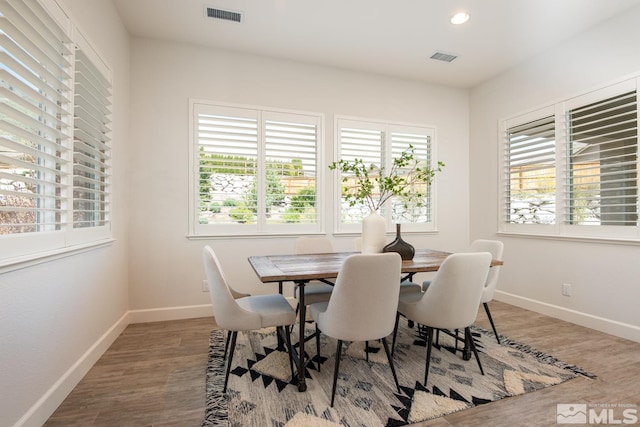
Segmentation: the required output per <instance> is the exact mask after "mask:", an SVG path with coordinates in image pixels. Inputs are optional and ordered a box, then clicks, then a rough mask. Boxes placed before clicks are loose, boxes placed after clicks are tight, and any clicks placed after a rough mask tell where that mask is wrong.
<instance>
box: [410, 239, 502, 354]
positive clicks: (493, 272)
mask: <svg viewBox="0 0 640 427" xmlns="http://www.w3.org/2000/svg"><path fill="white" fill-rule="evenodd" d="M467 252H489V253H490V254H491V256H492V257H493V259H498V260H502V255H503V253H504V243H502V242H501V241H500V240H486V239H477V240H474V241H473V242H471V245H470V246H469V248H468V249H467ZM499 274H500V266H499V265H495V266H493V267H491V268H490V269H489V275H488V276H487V282H486V283H485V284H484V289H483V291H482V299H481V301H480V302H481V303H482V305H483V307H484V311H485V313H487V317H488V318H489V323H491V328H492V329H493V334H494V335H495V337H496V341H498V344H500V336H499V335H498V331H497V330H496V325H495V323H494V322H493V317H492V316H491V310H489V302H490V301H491V300H493V294H494V293H495V291H496V286H497V285H498V275H499ZM430 283H431V281H429V280H425V281H424V282H422V289H423V290H426V289H427V288H428V287H429V284H430Z"/></svg>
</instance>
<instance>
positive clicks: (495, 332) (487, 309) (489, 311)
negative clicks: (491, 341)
mask: <svg viewBox="0 0 640 427" xmlns="http://www.w3.org/2000/svg"><path fill="white" fill-rule="evenodd" d="M482 305H484V311H486V312H487V317H488V318H489V322H491V327H492V328H493V333H494V334H495V336H496V340H497V341H498V344H500V337H499V336H498V331H496V325H495V324H494V323H493V317H491V310H489V304H487V303H486V302H483V303H482Z"/></svg>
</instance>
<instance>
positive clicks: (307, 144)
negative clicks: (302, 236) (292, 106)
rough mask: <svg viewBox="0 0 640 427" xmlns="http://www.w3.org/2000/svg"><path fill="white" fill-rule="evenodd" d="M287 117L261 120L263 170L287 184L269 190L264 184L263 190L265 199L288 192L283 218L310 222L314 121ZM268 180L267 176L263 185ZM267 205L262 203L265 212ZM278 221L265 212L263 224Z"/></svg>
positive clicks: (313, 216)
mask: <svg viewBox="0 0 640 427" xmlns="http://www.w3.org/2000/svg"><path fill="white" fill-rule="evenodd" d="M265 116H266V115H265ZM271 116H273V115H271ZM291 118H293V117H281V119H279V118H274V119H272V120H269V119H266V120H265V122H264V123H265V124H264V125H265V132H264V136H265V155H266V171H267V173H268V174H273V175H274V176H275V177H278V178H279V179H280V180H281V182H283V183H286V184H287V185H289V186H290V187H291V188H290V189H287V188H286V187H285V186H281V187H278V188H277V189H274V190H273V192H272V193H270V187H269V185H267V188H266V190H265V191H266V192H267V200H271V199H272V198H273V199H277V200H282V201H284V199H285V195H290V196H289V197H291V199H292V201H291V207H290V209H289V210H288V212H285V215H286V218H285V220H286V221H289V222H296V223H303V224H314V223H315V222H316V211H317V209H316V206H317V192H316V176H317V141H318V129H317V123H316V120H315V118H314V119H312V120H305V118H304V117H295V119H296V121H287V119H291ZM268 180H269V177H267V184H268V183H269V181H268ZM281 191H282V192H281ZM270 208H271V207H270V206H265V209H266V210H267V211H269V210H270ZM281 222H282V219H281V218H275V217H273V216H271V215H267V223H271V224H278V223H281Z"/></svg>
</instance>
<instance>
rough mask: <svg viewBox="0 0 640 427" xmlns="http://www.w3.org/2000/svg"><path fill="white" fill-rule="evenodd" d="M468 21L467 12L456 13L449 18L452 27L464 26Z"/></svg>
mask: <svg viewBox="0 0 640 427" xmlns="http://www.w3.org/2000/svg"><path fill="white" fill-rule="evenodd" d="M468 20H469V14H468V13H467V12H458V13H456V14H455V15H453V16H452V17H451V23H452V24H454V25H460V24H464V23H465V22H467V21H468Z"/></svg>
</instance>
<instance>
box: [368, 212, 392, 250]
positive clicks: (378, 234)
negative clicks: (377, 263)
mask: <svg viewBox="0 0 640 427" xmlns="http://www.w3.org/2000/svg"><path fill="white" fill-rule="evenodd" d="M386 240H387V221H386V220H385V219H384V218H383V217H381V216H380V214H378V212H371V213H370V214H369V215H367V216H366V217H364V218H363V219H362V253H363V254H373V253H380V252H382V248H384V247H385V245H386Z"/></svg>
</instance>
